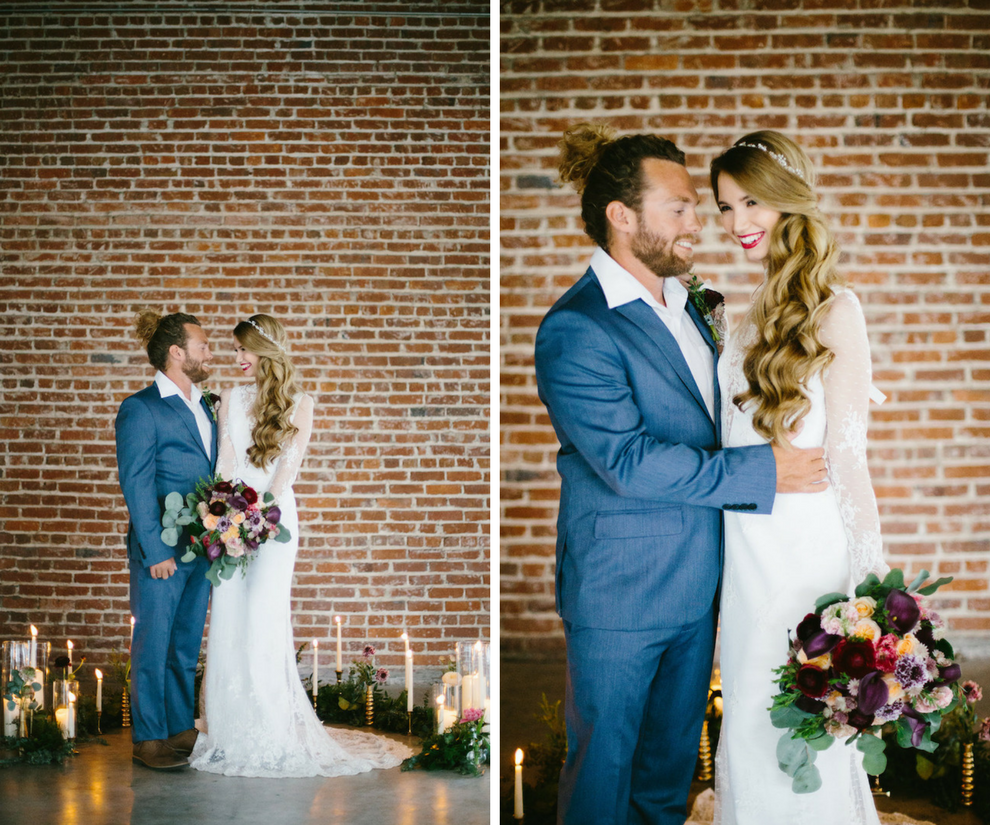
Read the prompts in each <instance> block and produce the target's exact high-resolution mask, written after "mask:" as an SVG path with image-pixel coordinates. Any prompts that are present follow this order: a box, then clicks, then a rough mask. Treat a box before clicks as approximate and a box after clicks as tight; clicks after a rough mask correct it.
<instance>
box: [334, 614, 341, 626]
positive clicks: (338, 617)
mask: <svg viewBox="0 0 990 825" xmlns="http://www.w3.org/2000/svg"><path fill="white" fill-rule="evenodd" d="M333 620H334V621H335V622H336V623H337V624H340V616H334V617H333Z"/></svg>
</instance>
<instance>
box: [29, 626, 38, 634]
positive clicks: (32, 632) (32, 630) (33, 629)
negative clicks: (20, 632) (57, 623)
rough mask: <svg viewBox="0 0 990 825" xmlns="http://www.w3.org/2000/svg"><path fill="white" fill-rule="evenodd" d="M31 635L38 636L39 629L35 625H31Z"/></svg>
mask: <svg viewBox="0 0 990 825" xmlns="http://www.w3.org/2000/svg"><path fill="white" fill-rule="evenodd" d="M31 635H32V636H37V635H38V628H36V627H35V626H34V625H31Z"/></svg>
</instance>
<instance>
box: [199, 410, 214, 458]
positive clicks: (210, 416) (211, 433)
mask: <svg viewBox="0 0 990 825" xmlns="http://www.w3.org/2000/svg"><path fill="white" fill-rule="evenodd" d="M199 403H200V405H201V406H202V407H203V409H204V410H206V414H207V415H208V416H209V419H210V442H211V443H210V446H211V449H212V453H213V455H212V456H210V457H209V458H210V466H211V467H213V466H214V465H215V464H216V463H217V420H216V418H214V413H215V412H216V411H215V410H214V408H213V407H212V406H211V405H210V404H208V403H207V402H206V396H205V395H203V396H202V397H201V398H200V399H199Z"/></svg>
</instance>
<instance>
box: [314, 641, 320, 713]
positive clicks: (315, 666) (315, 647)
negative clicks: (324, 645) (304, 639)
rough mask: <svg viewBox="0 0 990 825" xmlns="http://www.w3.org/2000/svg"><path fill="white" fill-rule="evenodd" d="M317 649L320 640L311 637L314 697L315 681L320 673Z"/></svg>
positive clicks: (318, 648) (318, 649)
mask: <svg viewBox="0 0 990 825" xmlns="http://www.w3.org/2000/svg"><path fill="white" fill-rule="evenodd" d="M319 651H320V640H319V639H313V698H314V699H315V698H316V683H317V681H318V680H319V673H320V663H319Z"/></svg>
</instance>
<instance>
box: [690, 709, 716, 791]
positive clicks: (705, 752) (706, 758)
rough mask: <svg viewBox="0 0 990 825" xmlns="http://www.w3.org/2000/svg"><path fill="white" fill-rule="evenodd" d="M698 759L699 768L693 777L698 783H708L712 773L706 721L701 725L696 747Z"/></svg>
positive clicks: (710, 741) (710, 746)
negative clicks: (699, 739)
mask: <svg viewBox="0 0 990 825" xmlns="http://www.w3.org/2000/svg"><path fill="white" fill-rule="evenodd" d="M698 759H699V760H700V761H701V767H700V768H699V769H698V775H697V777H695V778H696V779H697V780H698V781H699V782H710V781H711V779H712V777H713V775H714V774H713V773H712V740H711V739H710V738H709V736H708V720H707V719H706V720H705V721H704V722H702V723H701V744H700V745H699V746H698Z"/></svg>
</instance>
